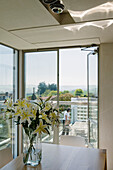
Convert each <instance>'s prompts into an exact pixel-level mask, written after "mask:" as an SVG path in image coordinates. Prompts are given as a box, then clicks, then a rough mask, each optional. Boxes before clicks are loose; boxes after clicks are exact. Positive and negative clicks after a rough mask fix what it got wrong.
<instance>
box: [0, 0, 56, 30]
mask: <svg viewBox="0 0 113 170" xmlns="http://www.w3.org/2000/svg"><path fill="white" fill-rule="evenodd" d="M58 24H59V23H58V22H57V21H56V20H55V19H54V17H53V16H52V15H51V14H50V13H49V12H48V11H47V9H46V8H45V7H44V6H43V5H42V4H41V3H40V1H39V0H0V27H2V28H4V29H6V30H13V29H21V28H29V27H41V26H48V25H58Z"/></svg>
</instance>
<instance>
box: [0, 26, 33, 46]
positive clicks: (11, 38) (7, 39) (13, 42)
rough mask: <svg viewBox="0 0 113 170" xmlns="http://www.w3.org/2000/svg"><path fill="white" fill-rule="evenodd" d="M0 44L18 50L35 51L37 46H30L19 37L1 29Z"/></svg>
mask: <svg viewBox="0 0 113 170" xmlns="http://www.w3.org/2000/svg"><path fill="white" fill-rule="evenodd" d="M0 43H3V44H6V45H9V46H11V47H13V48H16V49H35V48H36V46H35V45H33V44H30V43H28V42H26V41H24V40H22V39H20V38H18V37H17V36H15V35H13V34H11V33H9V32H7V31H5V30H3V29H1V28H0Z"/></svg>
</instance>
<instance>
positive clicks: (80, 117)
mask: <svg viewBox="0 0 113 170" xmlns="http://www.w3.org/2000/svg"><path fill="white" fill-rule="evenodd" d="M71 102H72V103H73V104H72V105H71V122H72V123H75V122H76V121H87V120H88V105H87V102H88V100H87V97H86V98H85V97H80V98H71ZM74 102H75V104H74ZM97 107H98V106H97V98H91V99H90V104H89V113H90V117H91V118H92V119H94V120H96V119H97Z"/></svg>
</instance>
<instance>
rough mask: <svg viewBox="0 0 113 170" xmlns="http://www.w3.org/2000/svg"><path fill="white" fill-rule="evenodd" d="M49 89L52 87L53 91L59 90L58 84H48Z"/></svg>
mask: <svg viewBox="0 0 113 170" xmlns="http://www.w3.org/2000/svg"><path fill="white" fill-rule="evenodd" d="M48 89H50V90H51V91H53V90H54V91H56V90H57V86H56V84H54V83H53V84H48Z"/></svg>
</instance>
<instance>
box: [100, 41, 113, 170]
mask: <svg viewBox="0 0 113 170" xmlns="http://www.w3.org/2000/svg"><path fill="white" fill-rule="evenodd" d="M99 147H100V148H105V149H107V161H108V162H107V164H108V170H113V43H112V44H111V43H110V44H101V45H100V54H99Z"/></svg>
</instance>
